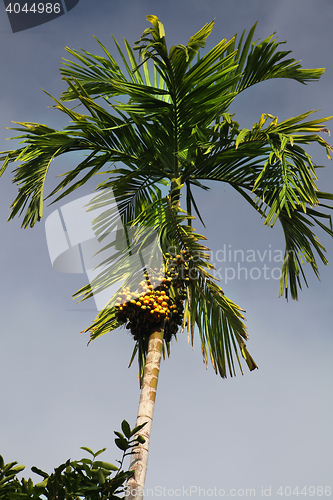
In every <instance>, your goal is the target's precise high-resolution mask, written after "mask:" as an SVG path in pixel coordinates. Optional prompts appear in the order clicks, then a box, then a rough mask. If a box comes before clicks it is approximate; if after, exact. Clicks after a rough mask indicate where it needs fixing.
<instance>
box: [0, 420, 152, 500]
mask: <svg viewBox="0 0 333 500" xmlns="http://www.w3.org/2000/svg"><path fill="white" fill-rule="evenodd" d="M144 425H145V424H143V425H140V426H138V427H135V428H133V429H131V428H130V425H129V424H128V422H126V420H123V422H122V424H121V428H122V430H123V432H124V434H125V435H124V434H121V433H120V432H116V431H115V434H116V436H117V437H116V439H115V443H116V446H117V447H118V448H119V449H120V450H121V451H122V452H123V455H122V459H121V460H120V461H118V462H119V465H118V466H115V465H113V464H111V463H108V462H104V461H101V460H96V458H97V457H98V456H99V455H100V454H101V453H103V452H104V451H105V450H106V448H103V449H101V450H98V451H97V452H95V453H94V452H93V451H92V450H91V449H90V448H87V447H85V446H82V448H81V449H82V450H85V451H86V452H87V453H89V454H90V455H91V456H92V458H82V459H81V460H75V461H71V460H70V459H69V460H67V461H66V462H65V463H63V464H61V465H59V467H57V468H55V469H54V472H53V473H52V474H48V473H47V472H44V471H42V470H41V469H39V468H37V467H32V468H31V470H32V472H34V473H36V474H38V475H39V476H41V477H42V478H43V480H42V481H41V482H39V483H37V484H34V483H33V481H32V479H31V478H29V479H28V480H26V479H21V480H19V479H18V478H17V477H16V476H17V474H18V473H19V472H21V471H22V470H23V469H24V465H17V462H11V463H9V464H5V462H4V460H3V458H2V456H1V455H0V499H1V500H45V499H48V500H51V499H52V500H55V499H58V500H101V499H105V500H106V499H112V498H114V499H118V498H124V497H119V495H121V494H122V493H124V484H125V482H126V481H127V480H128V479H129V478H130V477H132V475H133V471H125V470H123V461H124V458H125V457H126V456H128V455H130V454H131V452H132V450H133V448H134V447H135V446H137V445H138V444H139V443H141V444H142V443H144V442H145V440H144V438H143V437H142V436H140V435H139V434H137V433H138V432H139V431H140V430H141V429H142V428H143V427H144ZM113 472H116V474H115V475H114V476H113V477H111V475H112V473H113Z"/></svg>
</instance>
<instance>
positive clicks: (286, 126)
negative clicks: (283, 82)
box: [0, 16, 333, 498]
mask: <svg viewBox="0 0 333 500" xmlns="http://www.w3.org/2000/svg"><path fill="white" fill-rule="evenodd" d="M147 20H148V21H149V22H150V23H151V24H152V27H151V28H148V29H146V30H145V31H144V33H143V35H142V37H141V38H140V40H139V41H138V42H136V43H135V46H134V49H135V50H138V51H139V62H138V61H137V59H136V58H135V56H134V52H133V51H132V49H131V48H130V45H129V43H128V42H127V41H126V40H124V43H125V49H126V53H127V58H126V57H125V54H124V52H123V51H122V50H121V48H120V46H119V45H118V43H117V41H116V40H115V39H114V41H115V44H116V47H117V50H118V53H119V55H120V58H121V60H122V64H123V66H124V71H123V70H122V69H121V67H120V66H119V65H118V64H117V62H116V61H115V59H114V58H113V57H112V55H111V54H110V53H109V52H108V50H107V49H106V48H105V47H104V45H102V43H101V42H99V41H98V40H97V39H96V40H97V41H98V43H99V45H100V47H101V48H102V50H103V51H104V56H103V57H102V56H96V55H93V54H91V53H89V52H87V51H84V50H81V51H76V50H71V49H68V48H67V50H68V52H69V53H70V54H71V56H73V57H74V58H75V59H76V62H73V61H70V60H67V59H65V60H64V66H63V67H62V69H61V74H62V76H63V78H64V80H66V82H67V84H68V89H67V90H66V91H65V92H64V93H63V94H62V96H61V100H57V99H55V98H53V97H52V96H51V97H52V99H53V100H54V101H55V103H56V104H55V108H57V109H59V110H60V111H62V112H64V113H65V114H67V115H68V116H69V118H70V120H71V124H70V125H68V126H67V127H65V128H64V129H63V130H60V131H58V130H55V129H52V128H49V127H48V126H46V125H41V124H36V123H20V122H15V123H17V124H18V125H19V126H18V127H16V128H14V130H18V131H19V132H22V133H23V135H20V136H19V138H20V139H21V140H22V142H23V143H24V144H25V145H24V146H23V147H21V148H18V149H16V150H11V151H6V152H3V153H4V156H3V157H2V158H1V159H2V160H4V163H3V166H2V169H1V171H0V174H2V173H3V172H4V170H5V169H6V167H7V166H8V164H9V163H11V162H15V161H18V162H21V163H20V165H19V166H18V167H17V168H16V170H15V177H14V180H13V182H15V183H17V184H18V186H19V193H18V195H17V197H16V199H15V200H14V202H13V204H12V206H11V208H12V212H11V215H10V217H9V219H12V218H13V217H15V216H16V215H18V214H22V213H24V219H23V224H22V226H23V227H28V226H31V227H32V226H34V225H35V223H36V222H37V221H39V220H40V219H41V217H42V214H43V196H44V182H45V178H46V174H47V172H48V169H49V167H50V165H51V161H52V160H53V159H55V158H56V157H58V156H61V155H63V154H65V153H68V152H74V151H88V155H87V156H86V158H85V159H84V160H83V161H82V162H81V163H79V165H78V166H77V167H76V168H75V169H73V170H72V171H70V172H68V173H67V174H65V175H64V178H63V180H62V181H61V182H60V183H59V184H58V186H57V187H56V188H55V189H54V190H53V191H52V192H51V193H50V194H49V196H48V198H50V197H52V198H53V203H54V202H55V201H58V200H60V199H62V198H63V197H65V196H66V195H68V194H69V193H71V192H73V191H74V190H75V189H77V188H79V187H80V186H82V185H83V184H85V183H86V182H87V181H88V180H89V179H90V178H91V177H92V176H94V175H96V174H99V173H101V172H103V173H106V174H107V179H106V180H104V181H103V182H101V183H99V184H98V185H97V187H96V191H97V194H96V196H95V198H94V200H93V203H92V207H90V208H91V209H93V208H94V206H95V207H96V206H98V207H105V212H104V214H102V216H100V217H97V218H96V220H95V228H96V233H97V234H98V235H102V236H103V231H104V230H105V229H107V230H109V231H110V230H112V229H115V228H116V227H117V224H118V219H117V216H116V212H115V211H113V209H110V201H109V200H108V194H107V193H108V188H112V192H113V195H114V198H115V200H116V203H117V211H118V212H119V214H120V216H121V221H122V225H123V228H124V230H125V236H124V238H125V239H126V238H127V240H128V241H129V240H131V245H130V251H128V245H127V246H126V245H125V246H124V245H123V246H121V245H120V247H119V246H118V247H117V244H116V243H114V247H115V250H116V252H115V254H114V255H113V256H111V257H108V258H106V259H105V262H104V268H103V270H102V271H101V272H100V274H99V276H98V277H97V278H96V279H95V280H94V281H93V282H92V283H91V284H90V285H87V286H86V287H83V288H82V289H81V290H79V291H78V292H77V294H76V295H82V296H83V299H85V298H89V297H91V296H92V294H93V293H94V292H98V291H100V290H102V289H105V288H106V287H108V286H109V285H111V284H113V283H116V282H117V281H119V280H122V279H125V283H124V284H123V285H122V288H121V289H120V291H119V293H118V294H117V296H115V297H112V298H110V301H109V303H108V304H107V305H106V307H105V308H104V309H103V310H102V311H101V312H100V313H99V314H98V315H97V317H96V319H95V320H94V322H93V323H92V324H91V325H90V326H89V327H88V328H87V329H86V330H85V331H86V332H90V339H91V340H93V339H96V338H97V337H99V336H100V335H103V334H104V333H108V332H110V331H112V330H114V329H115V328H117V327H119V326H120V325H124V324H126V325H127V327H129V328H130V329H131V332H132V333H133V336H134V340H135V347H134V351H133V355H132V359H131V362H132V360H133V359H134V357H135V355H136V354H137V355H138V359H139V376H140V382H141V386H142V388H141V398H140V405H139V411H138V417H137V425H140V424H142V423H143V422H148V424H147V425H146V427H145V428H144V429H143V432H141V434H143V435H144V437H145V439H146V442H145V444H142V445H140V446H139V448H138V449H137V450H136V454H135V455H134V460H133V462H132V464H131V468H132V470H134V471H135V475H134V476H133V478H132V479H131V480H130V481H129V486H130V488H131V489H137V490H138V491H137V492H136V493H135V492H133V493H132V495H131V497H132V498H135V497H136V496H137V494H138V492H139V490H140V489H142V488H143V486H144V481H145V475H146V468H147V459H148V445H149V438H150V429H151V422H152V417H153V411H154V403H155V395H156V387H157V380H158V375H159V368H160V361H161V356H162V354H163V355H164V353H165V352H167V353H168V354H169V350H170V341H171V338H172V337H173V336H174V335H175V334H176V333H177V330H178V328H179V326H180V325H181V326H182V328H183V329H184V328H187V331H188V335H189V337H190V338H191V342H192V344H193V339H194V335H195V334H199V337H200V341H201V347H202V354H203V360H204V362H205V363H206V364H207V363H208V360H209V359H210V361H211V363H212V366H213V368H214V370H215V372H216V373H218V374H220V375H221V377H223V378H225V377H227V375H228V374H229V375H230V376H233V375H235V374H236V370H235V362H234V361H235V359H236V360H237V363H238V366H239V368H240V370H241V372H242V366H241V362H240V360H241V357H243V358H244V360H245V362H246V364H247V366H248V368H249V369H250V370H254V369H255V368H257V365H256V364H255V362H254V360H253V359H252V357H251V356H250V354H249V352H248V350H247V347H246V344H245V341H246V340H247V331H246V327H245V325H244V323H243V320H244V316H243V314H242V313H243V312H244V310H243V309H241V308H240V307H239V306H238V305H236V304H235V303H233V302H232V301H231V300H230V299H228V298H227V297H226V296H225V295H224V292H223V290H222V289H221V287H220V286H219V285H218V283H217V280H216V279H215V278H214V276H213V274H211V273H212V272H213V266H212V264H211V263H210V262H209V255H208V248H207V247H206V246H204V245H203V244H202V241H203V240H204V239H205V238H204V236H202V235H200V234H198V233H196V232H195V230H194V229H193V227H192V221H193V220H194V219H195V217H194V214H195V216H196V217H197V218H198V219H199V220H200V221H201V222H202V223H204V221H203V220H202V217H201V215H200V212H199V208H198V206H197V204H196V201H195V198H194V194H193V188H200V189H203V190H208V187H207V186H206V185H205V181H217V182H224V183H227V184H229V185H230V186H232V187H233V188H234V189H235V190H236V191H237V192H238V193H239V194H240V195H242V196H243V197H244V198H245V199H246V200H247V201H248V203H249V205H250V206H251V207H253V208H254V209H255V210H256V211H257V212H258V213H259V214H260V216H261V218H263V220H264V224H265V225H267V226H274V225H275V223H276V222H277V221H279V222H280V223H281V226H282V229H283V231H284V236H285V244H286V248H285V256H284V261H283V265H282V271H281V280H280V288H279V296H281V295H283V294H285V297H286V298H287V299H288V294H289V293H290V295H291V297H292V298H293V299H297V298H298V288H300V289H301V285H302V282H301V278H303V279H304V282H305V284H306V285H307V282H306V278H305V274H304V270H303V265H304V263H305V262H307V263H309V264H310V266H311V267H312V270H313V271H314V273H315V274H316V275H317V276H318V275H319V272H318V267H317V262H316V258H315V254H314V252H316V253H317V255H318V256H319V258H320V260H321V261H322V262H323V263H324V264H327V260H326V258H325V255H324V252H325V249H324V247H323V246H322V245H321V243H320V242H319V240H318V239H317V238H316V236H315V234H314V233H313V232H312V227H313V226H314V225H318V226H319V227H320V228H322V229H324V230H325V231H326V232H327V233H328V234H330V235H331V236H333V231H332V225H331V218H330V216H329V215H328V214H327V213H325V211H324V212H323V211H320V210H318V208H317V207H318V206H319V205H321V206H322V207H324V208H332V207H330V206H328V205H326V204H325V201H326V200H332V199H333V195H332V194H329V193H324V192H321V191H319V190H318V189H317V187H316V182H315V181H316V179H317V177H316V168H317V167H316V165H315V164H314V163H313V161H312V159H311V157H310V156H309V155H308V154H307V153H306V151H305V150H304V149H303V145H306V144H311V143H318V144H319V145H321V146H323V147H324V148H325V149H326V152H327V155H328V157H329V158H330V151H331V150H332V147H331V146H330V145H329V144H328V143H327V142H326V141H325V140H324V139H323V138H322V137H321V136H319V135H318V133H319V132H328V129H327V128H326V127H325V122H326V121H327V120H329V119H330V118H331V117H327V118H323V119H314V120H310V121H309V120H307V119H308V117H309V115H310V114H311V113H312V112H311V111H310V112H306V113H304V114H302V115H299V116H296V117H292V118H290V119H288V120H285V121H282V122H278V119H277V118H275V117H274V116H272V115H268V114H262V115H261V117H260V118H259V120H258V122H257V123H255V124H254V125H253V127H252V129H245V128H243V129H241V128H240V127H239V124H238V123H237V122H236V121H235V120H234V115H232V114H230V110H231V108H232V103H233V100H234V99H235V98H236V97H237V95H238V94H240V93H241V92H243V91H244V90H246V89H247V88H248V87H251V86H252V85H255V84H257V83H259V82H261V81H263V80H268V79H272V78H289V79H293V80H296V81H298V82H300V83H303V84H305V83H307V82H311V81H316V80H318V79H319V78H320V76H321V75H322V74H323V72H324V69H303V68H302V67H301V65H300V63H299V62H297V61H295V60H294V59H292V58H287V56H288V55H289V53H290V51H281V50H280V45H281V43H278V42H276V39H275V38H274V36H273V35H272V36H270V37H268V38H266V39H265V40H263V41H256V42H252V40H253V35H254V31H255V27H256V26H255V25H254V26H253V27H252V28H251V29H250V31H249V33H248V35H247V36H245V32H243V34H242V35H241V37H240V40H239V41H238V42H237V44H236V36H235V37H234V38H232V39H231V40H229V41H227V40H225V39H224V40H222V41H221V42H220V43H219V44H217V45H216V46H215V47H214V48H212V49H211V50H210V51H209V52H208V53H206V54H205V55H203V56H201V55H200V53H199V50H200V49H203V48H204V47H205V44H206V40H207V38H208V36H209V34H210V33H211V31H212V29H213V25H214V21H212V22H210V23H207V24H205V26H203V28H202V29H201V30H200V31H199V32H198V33H196V34H195V35H194V36H192V37H191V38H190V40H189V42H188V44H187V45H177V46H173V47H171V48H170V50H168V49H167V46H166V41H165V33H164V28H163V25H162V23H161V22H160V21H159V19H158V18H157V17H156V16H147ZM126 73H127V74H126ZM120 99H121V100H120ZM71 101H75V105H76V107H73V108H69V107H67V106H66V105H65V104H64V103H65V102H71ZM78 105H80V106H81V107H83V108H85V109H86V110H87V112H88V114H82V113H79V112H78V111H77V106H78ZM118 162H121V165H120V166H119V165H118ZM165 189H167V194H165ZM183 199H184V200H185V201H184V204H183V208H182V202H183ZM118 212H117V214H118ZM325 220H326V222H327V224H325ZM130 229H132V230H133V231H134V233H133V237H131V238H128V231H129V230H130ZM154 232H155V233H156V232H157V233H158V237H159V245H160V249H161V251H162V255H163V265H162V267H161V268H160V269H158V268H157V269H155V271H154V270H153V271H152V270H148V269H147V266H146V265H144V264H143V265H142V266H141V267H142V268H141V269H136V270H135V271H133V272H132V273H128V272H126V269H128V266H127V265H128V258H129V255H133V252H134V253H136V252H140V251H142V250H143V249H144V248H145V245H146V243H147V241H151V238H152V237H153V234H154ZM126 266H127V267H126ZM142 272H144V273H145V274H144V279H143V281H141V282H140V279H141V280H142ZM149 273H150V274H149ZM151 273H153V274H154V273H155V274H161V276H160V280H159V281H158V284H157V285H156V286H153V285H152V284H151V281H149V280H150V279H151V276H152V274H151ZM140 277H141V278H140ZM133 284H134V285H133ZM131 287H132V288H131ZM140 287H141V288H140ZM133 292H134V293H136V299H135V298H134V299H133V295H131V294H132V293H133ZM138 297H139V300H138ZM145 301H146V302H145ZM162 303H163V306H162ZM242 373H243V372H242Z"/></svg>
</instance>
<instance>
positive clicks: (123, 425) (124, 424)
mask: <svg viewBox="0 0 333 500" xmlns="http://www.w3.org/2000/svg"><path fill="white" fill-rule="evenodd" d="M121 429H122V431H123V433H124V434H125V436H126V437H127V439H129V438H130V437H131V428H130V426H129V423H128V422H126V420H123V421H122V423H121Z"/></svg>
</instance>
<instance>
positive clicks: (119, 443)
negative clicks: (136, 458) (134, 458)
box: [114, 438, 129, 451]
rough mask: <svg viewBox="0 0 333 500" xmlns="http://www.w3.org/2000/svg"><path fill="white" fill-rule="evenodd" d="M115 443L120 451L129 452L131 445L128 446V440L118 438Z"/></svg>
mask: <svg viewBox="0 0 333 500" xmlns="http://www.w3.org/2000/svg"><path fill="white" fill-rule="evenodd" d="M114 442H115V443H116V446H117V447H118V448H119V449H120V450H123V451H126V450H128V448H129V444H128V441H127V439H120V438H116V439H115V440H114Z"/></svg>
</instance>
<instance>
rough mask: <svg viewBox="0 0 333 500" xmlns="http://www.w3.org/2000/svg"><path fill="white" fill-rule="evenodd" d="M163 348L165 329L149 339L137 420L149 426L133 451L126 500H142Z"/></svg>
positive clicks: (145, 427) (137, 422) (144, 429)
mask: <svg viewBox="0 0 333 500" xmlns="http://www.w3.org/2000/svg"><path fill="white" fill-rule="evenodd" d="M162 347H163V328H160V329H158V330H156V331H154V332H153V333H152V334H151V335H150V337H149V343H148V353H147V358H146V364H145V369H144V374H143V381H142V388H141V395H140V403H139V409H138V416H137V420H136V425H141V424H143V423H144V422H147V424H146V425H145V426H144V427H143V429H142V430H141V431H140V432H139V434H141V436H143V437H144V438H145V440H146V441H145V443H144V444H141V445H139V446H138V447H137V448H135V449H134V450H133V458H132V461H131V465H130V470H134V476H133V477H132V478H130V479H129V480H128V482H127V491H128V493H129V495H126V498H128V499H129V500H137V499H139V498H140V500H142V494H143V488H144V484H145V478H146V472H147V463H148V448H149V440H150V430H151V425H152V421H153V414H154V408H155V397H156V390H157V381H158V375H159V371H160V362H161V355H162ZM140 492H141V495H140Z"/></svg>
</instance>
